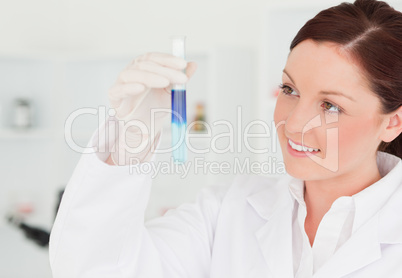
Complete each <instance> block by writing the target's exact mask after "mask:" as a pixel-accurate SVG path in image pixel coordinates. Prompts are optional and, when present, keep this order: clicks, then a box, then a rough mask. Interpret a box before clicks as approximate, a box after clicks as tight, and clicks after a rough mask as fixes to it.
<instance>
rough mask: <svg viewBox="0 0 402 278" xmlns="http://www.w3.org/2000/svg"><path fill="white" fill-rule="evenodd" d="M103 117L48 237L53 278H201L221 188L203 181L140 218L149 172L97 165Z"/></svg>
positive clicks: (206, 269) (105, 141)
mask: <svg viewBox="0 0 402 278" xmlns="http://www.w3.org/2000/svg"><path fill="white" fill-rule="evenodd" d="M110 119H111V118H109V119H108V120H107V121H106V122H105V123H103V125H102V126H101V127H100V128H99V129H98V130H97V131H96V132H95V133H94V135H93V136H92V138H91V140H90V144H89V145H88V146H90V148H89V149H90V150H95V149H96V148H98V150H97V151H96V152H92V153H87V154H82V156H81V158H80V160H79V162H78V164H77V166H76V168H75V169H74V172H73V175H72V177H71V178H70V180H69V182H68V184H67V186H66V189H65V192H64V195H63V198H62V202H61V204H60V207H59V211H58V213H57V217H56V220H55V223H54V225H53V228H52V231H51V236H50V243H49V258H50V265H51V268H52V273H53V277H54V278H73V277H80V278H95V277H96V278H109V277H110V278H112V277H113V278H123V277H124V278H134V277H152V278H159V277H208V276H209V266H210V260H211V250H212V245H213V236H214V229H215V225H216V221H217V217H218V214H219V209H220V204H221V200H222V198H223V196H224V194H225V192H226V190H227V186H206V187H204V188H203V189H202V190H201V191H200V192H199V194H198V195H197V198H196V202H194V203H191V204H183V205H181V206H180V207H178V208H177V209H174V210H170V211H168V212H167V213H166V214H165V216H163V217H159V218H156V219H152V220H150V221H148V222H147V223H144V213H145V210H146V207H147V204H148V199H149V195H150V190H151V185H152V173H148V174H146V173H140V172H135V173H133V172H132V173H130V167H129V166H111V165H108V164H106V163H105V162H104V161H105V159H106V158H107V157H108V153H107V151H106V152H101V151H100V149H102V148H104V147H105V145H107V144H109V143H110V142H112V141H113V138H108V139H102V138H101V137H105V136H104V135H105V134H106V133H107V129H108V127H109V126H110V125H111V123H113V121H112V120H110ZM158 146H159V144H158ZM152 161H154V157H152ZM151 163H153V162H151Z"/></svg>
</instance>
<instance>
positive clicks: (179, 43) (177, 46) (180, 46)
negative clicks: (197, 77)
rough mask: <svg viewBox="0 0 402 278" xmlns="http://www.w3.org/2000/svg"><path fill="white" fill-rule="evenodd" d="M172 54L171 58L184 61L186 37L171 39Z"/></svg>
mask: <svg viewBox="0 0 402 278" xmlns="http://www.w3.org/2000/svg"><path fill="white" fill-rule="evenodd" d="M172 54H173V56H176V57H180V58H183V59H186V36H173V37H172Z"/></svg>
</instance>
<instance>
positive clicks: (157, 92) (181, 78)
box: [108, 53, 197, 165]
mask: <svg viewBox="0 0 402 278" xmlns="http://www.w3.org/2000/svg"><path fill="white" fill-rule="evenodd" d="M196 68H197V65H196V63H194V62H189V63H187V62H186V61H185V60H184V59H182V58H178V57H175V56H173V55H170V54H165V53H147V54H144V55H141V56H139V57H137V58H136V59H135V60H134V61H133V62H132V63H130V64H129V65H128V66H127V67H126V68H125V69H124V70H123V71H122V72H121V73H120V75H119V76H118V79H117V81H116V83H115V84H114V86H113V87H112V88H111V89H110V90H109V94H108V97H109V101H110V104H111V107H112V108H114V109H115V110H116V115H115V117H116V118H117V119H118V120H119V121H118V130H119V134H118V139H116V145H115V150H114V152H112V153H111V159H112V160H113V162H114V164H118V165H128V164H130V163H133V161H135V160H133V159H132V158H136V159H138V160H139V161H140V162H145V161H149V160H150V158H151V156H152V153H151V146H152V145H153V148H155V146H156V145H157V143H158V141H159V137H160V132H161V129H162V123H163V121H162V120H163V119H164V118H165V117H167V116H168V115H171V112H157V113H155V114H154V119H153V123H152V124H151V109H152V108H163V109H169V111H170V109H171V85H172V84H183V83H186V82H187V81H188V80H189V79H190V78H191V76H192V75H193V74H194V72H195V70H196ZM184 69H186V71H185V73H184V72H183V70H184ZM151 127H152V128H153V131H152V132H151ZM108 161H109V162H110V159H109V160H108Z"/></svg>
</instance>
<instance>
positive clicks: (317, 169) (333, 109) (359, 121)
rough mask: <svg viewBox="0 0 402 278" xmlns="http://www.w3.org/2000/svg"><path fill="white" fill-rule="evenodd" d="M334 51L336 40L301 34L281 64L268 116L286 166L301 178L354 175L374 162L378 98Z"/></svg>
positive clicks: (355, 68) (378, 126)
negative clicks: (271, 116) (279, 86)
mask: <svg viewBox="0 0 402 278" xmlns="http://www.w3.org/2000/svg"><path fill="white" fill-rule="evenodd" d="M340 53H341V52H340V48H339V46H338V45H336V44H333V43H329V42H324V43H320V44H318V43H316V42H314V41H312V40H305V41H303V42H301V43H300V44H298V45H297V46H296V47H295V48H294V49H293V50H292V52H291V53H290V55H289V57H288V60H287V63H286V66H285V69H284V73H283V77H282V83H283V85H282V89H281V92H280V93H279V96H278V99H277V104H276V108H275V113H274V120H275V123H276V126H277V132H278V138H279V142H280V145H281V148H282V153H283V159H284V163H285V166H286V170H287V172H288V173H289V174H290V175H292V176H294V177H297V178H300V179H303V180H324V179H328V178H334V177H340V176H345V175H356V174H357V175H359V174H363V173H364V171H365V169H367V165H371V166H372V165H373V164H375V158H376V150H377V147H378V145H379V144H380V142H381V139H380V134H381V130H382V129H383V127H384V124H385V123H384V119H383V117H382V114H381V113H380V101H379V99H378V97H376V96H375V95H374V93H373V92H371V91H370V88H369V85H368V82H367V80H366V79H365V78H364V77H363V75H362V74H361V72H360V71H359V68H358V66H357V65H356V64H355V63H353V62H352V60H350V59H348V58H347V56H346V55H341V54H340ZM298 145H299V146H298ZM303 146H304V147H305V149H304V151H303V150H302V148H303Z"/></svg>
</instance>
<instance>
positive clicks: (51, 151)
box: [0, 0, 402, 278]
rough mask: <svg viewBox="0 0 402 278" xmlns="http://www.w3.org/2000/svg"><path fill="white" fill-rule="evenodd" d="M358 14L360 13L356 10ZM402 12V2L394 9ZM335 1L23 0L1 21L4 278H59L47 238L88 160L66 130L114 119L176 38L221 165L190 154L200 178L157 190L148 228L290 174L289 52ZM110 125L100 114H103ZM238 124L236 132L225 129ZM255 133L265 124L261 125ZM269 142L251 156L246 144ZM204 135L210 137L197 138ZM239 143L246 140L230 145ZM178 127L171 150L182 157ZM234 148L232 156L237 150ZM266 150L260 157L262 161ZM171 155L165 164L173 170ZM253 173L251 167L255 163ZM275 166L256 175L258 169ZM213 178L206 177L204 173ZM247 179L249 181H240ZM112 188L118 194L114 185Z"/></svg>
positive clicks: (191, 114) (200, 142) (197, 111)
mask: <svg viewBox="0 0 402 278" xmlns="http://www.w3.org/2000/svg"><path fill="white" fill-rule="evenodd" d="M347 2H351V1H347ZM387 2H388V3H390V4H391V5H392V6H393V7H395V8H396V9H399V10H401V8H400V7H402V4H401V1H387ZM339 3H341V1H330V0H324V1H323V0H320V1H319V0H316V1H314V0H307V1H297V0H281V1H277V0H248V1H240V0H230V1H229V0H204V1H184V0H171V1H163V0H148V1H136V0H131V1H126V0H116V1H106V0H97V1H95V0H80V1H78V0H68V1H67V0H58V1H54V0H52V1H50V0H39V1H34V2H32V1H28V0H15V1H7V2H6V1H3V2H2V8H1V9H0V26H1V28H0V35H1V38H2V40H1V44H0V142H1V143H0V149H1V153H2V158H1V160H0V161H1V165H0V169H1V177H2V183H1V185H0V278H20V277H21V278H22V277H24V278H25V277H27V278H28V277H35V278H38V277H41V278H50V277H51V272H50V267H49V263H48V247H47V240H48V239H47V236H48V232H49V231H50V229H51V227H52V224H53V221H54V217H55V213H56V210H57V206H58V203H59V200H60V196H61V194H62V190H63V189H64V187H65V186H66V184H67V183H68V181H69V178H70V176H71V174H72V172H73V171H74V167H75V165H76V164H77V162H78V160H79V158H80V156H81V154H80V153H79V152H76V151H74V150H72V149H71V147H69V145H68V144H67V143H66V138H65V136H66V134H65V125H66V120H67V119H68V118H69V116H71V115H72V113H73V112H74V111H77V110H78V109H82V108H88V109H92V110H90V111H96V110H93V109H99V108H100V107H106V108H108V107H109V104H108V99H107V91H108V89H109V88H110V87H111V86H112V85H113V83H114V82H115V79H116V77H117V75H118V74H119V72H120V71H121V70H122V69H123V68H124V67H125V66H126V65H127V64H128V63H129V62H131V61H132V60H133V59H134V58H135V57H136V56H138V55H140V54H143V53H145V52H150V51H157V52H168V53H170V52H171V42H170V37H171V36H172V35H186V36H187V41H186V42H187V47H186V48H187V57H188V59H187V60H189V61H196V62H197V63H198V70H197V72H196V74H195V76H194V77H193V79H192V80H191V81H190V82H189V83H188V85H187V122H188V124H190V123H191V122H192V121H194V120H203V121H205V122H206V123H208V124H209V125H210V126H211V127H212V135H213V136H219V134H223V135H224V134H226V136H221V138H220V139H218V140H216V141H214V142H211V138H209V139H208V138H195V139H192V140H193V141H190V142H191V143H192V145H193V147H194V148H197V149H204V148H207V147H210V146H211V144H212V143H213V144H215V146H216V147H217V148H218V149H221V150H223V151H221V153H219V152H213V151H209V152H207V153H205V154H195V153H192V152H189V157H188V163H190V164H191V163H193V164H192V166H191V165H190V166H189V172H188V173H187V174H185V175H183V172H181V173H180V172H175V173H168V174H162V173H159V174H158V176H156V177H155V178H154V184H153V188H152V193H151V198H150V200H149V204H148V209H147V212H146V219H150V218H153V217H158V216H161V215H163V214H164V213H165V212H166V210H168V209H172V208H175V207H177V206H178V205H180V204H181V203H183V202H191V201H193V200H194V198H195V195H196V193H197V192H198V190H199V189H200V188H201V187H203V186H208V185H211V184H221V183H222V184H224V183H228V182H230V180H232V179H233V176H234V175H235V174H237V173H240V172H239V170H240V169H241V167H238V166H239V164H236V163H240V164H241V165H240V166H243V168H242V169H244V172H243V173H246V174H247V173H248V174H262V175H281V174H283V164H282V161H281V153H280V149H279V145H277V144H278V143H277V142H276V136H275V131H274V125H273V123H272V120H273V119H272V113H273V109H274V106H275V95H276V93H277V88H278V85H279V83H280V82H281V76H282V69H283V67H284V66H285V63H286V58H287V55H288V54H289V45H290V42H291V40H292V39H293V37H294V36H295V35H296V33H297V31H298V30H299V29H300V28H301V27H302V25H303V24H304V23H305V22H306V21H307V20H308V19H310V18H312V17H313V16H314V15H315V14H317V13H318V12H319V11H320V10H322V9H325V8H328V7H330V6H333V5H337V4H339ZM98 114H99V113H98ZM219 120H226V121H230V122H231V123H232V126H233V130H230V129H229V128H228V127H227V126H225V125H219V124H217V125H215V126H213V123H217V121H219ZM253 121H259V122H260V123H261V122H264V123H265V125H263V124H252V122H253ZM101 122H102V118H101V117H99V115H97V114H93V113H92V114H90V113H87V114H85V115H80V116H79V117H77V118H75V120H74V121H73V122H72V126H71V129H70V131H71V136H72V138H73V139H74V142H75V143H76V144H77V145H79V146H83V147H85V146H86V145H87V143H88V140H89V139H90V137H91V136H92V134H93V133H94V131H95V130H96V129H97V127H98V125H99V124H100V123H101ZM246 129H247V130H248V132H249V133H256V134H260V135H261V136H260V137H258V138H257V137H256V138H250V139H249V140H248V143H249V146H251V147H252V148H253V149H251V148H250V147H247V146H245V144H244V141H243V140H239V139H238V138H237V134H240V133H242V132H244V131H245V130H246ZM190 132H192V133H195V134H202V132H203V131H202V128H200V127H199V128H198V129H197V128H195V129H193V130H192V131H190ZM228 132H232V133H233V134H235V135H236V136H234V137H236V138H235V140H234V142H231V141H230V140H229V136H228V135H227V134H228ZM170 143H171V141H170V125H169V121H167V123H166V126H165V128H164V133H163V137H162V142H161V147H168V146H169V145H170ZM230 144H232V145H233V148H232V151H229V150H228V149H226V150H225V148H227V147H228V145H230ZM255 150H260V151H255ZM170 156H171V154H169V153H167V154H157V155H156V161H169V159H170ZM196 158H198V159H200V160H199V161H201V160H202V161H203V163H205V162H215V163H218V164H219V163H220V164H222V163H228V165H230V169H231V170H230V171H229V173H223V172H219V171H211V170H210V169H208V167H206V166H205V164H203V165H204V166H205V167H201V168H197V170H196V168H195V167H194V165H195V159H196ZM247 162H248V163H249V164H243V163H247ZM253 162H255V163H257V164H256V165H257V166H258V165H259V166H261V165H265V166H264V168H261V170H260V171H259V170H258V167H256V168H257V169H254V170H253V169H251V168H252V167H250V166H247V165H250V164H251V163H253ZM202 169H203V170H205V171H201V170H202ZM236 169H237V172H236V171H235V170H236ZM111 186H112V185H111Z"/></svg>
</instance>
